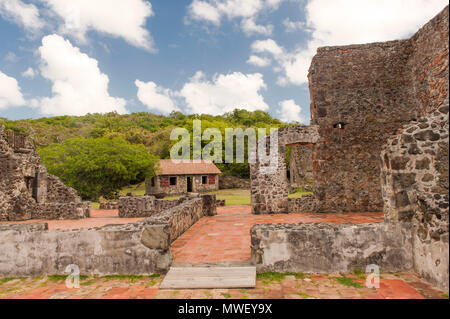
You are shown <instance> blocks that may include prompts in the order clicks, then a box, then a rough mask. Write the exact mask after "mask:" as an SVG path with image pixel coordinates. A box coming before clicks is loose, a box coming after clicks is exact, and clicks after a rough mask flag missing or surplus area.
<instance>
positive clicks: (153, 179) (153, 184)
mask: <svg viewBox="0 0 450 319" xmlns="http://www.w3.org/2000/svg"><path fill="white" fill-rule="evenodd" d="M152 187H155V178H154V177H152Z"/></svg>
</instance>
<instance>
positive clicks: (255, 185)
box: [250, 126, 319, 214]
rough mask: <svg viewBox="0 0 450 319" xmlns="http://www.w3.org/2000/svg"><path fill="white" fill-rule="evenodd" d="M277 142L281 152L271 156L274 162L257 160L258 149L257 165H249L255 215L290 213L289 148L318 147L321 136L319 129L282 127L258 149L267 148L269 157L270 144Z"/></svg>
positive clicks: (261, 143) (259, 143)
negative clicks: (287, 172) (290, 146)
mask: <svg viewBox="0 0 450 319" xmlns="http://www.w3.org/2000/svg"><path fill="white" fill-rule="evenodd" d="M275 135H276V136H277V138H278V145H277V149H278V152H275V154H270V156H272V160H270V161H265V162H264V161H261V160H260V159H259V156H258V147H259V146H257V147H256V149H255V150H252V154H253V155H252V156H254V157H255V158H256V162H255V163H251V164H250V183H251V203H252V212H253V213H254V214H267V213H287V212H288V206H289V200H288V188H289V182H288V180H287V174H286V146H287V145H297V144H307V145H311V144H314V143H316V141H317V140H318V138H319V134H318V131H317V127H316V126H289V127H282V128H280V129H279V130H277V131H275V132H273V133H272V134H270V135H267V136H265V137H262V138H261V139H260V140H259V141H258V145H261V147H262V145H264V144H263V143H265V145H266V151H267V155H269V152H270V149H271V146H270V143H271V142H272V141H273V140H274V136H275ZM271 162H272V163H276V165H275V169H274V170H271V169H269V170H267V169H268V168H269V167H270V163H271Z"/></svg>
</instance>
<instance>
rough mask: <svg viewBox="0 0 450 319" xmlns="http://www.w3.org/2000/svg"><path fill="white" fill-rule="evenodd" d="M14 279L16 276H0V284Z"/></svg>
mask: <svg viewBox="0 0 450 319" xmlns="http://www.w3.org/2000/svg"><path fill="white" fill-rule="evenodd" d="M15 279H17V278H11V277H5V278H1V279H0V285H2V284H5V283H7V282H9V281H13V280H15Z"/></svg>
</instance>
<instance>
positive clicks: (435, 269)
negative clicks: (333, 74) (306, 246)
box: [380, 98, 449, 289]
mask: <svg viewBox="0 0 450 319" xmlns="http://www.w3.org/2000/svg"><path fill="white" fill-rule="evenodd" d="M448 114H449V103H448V98H447V99H446V100H445V101H444V103H443V104H441V105H440V106H438V109H437V110H436V111H434V112H432V114H431V115H427V116H426V117H423V118H420V119H419V120H418V121H414V122H411V123H410V124H408V125H405V126H404V127H403V129H402V130H400V131H399V133H398V134H397V135H395V136H393V137H391V138H390V139H389V140H388V141H387V143H386V145H385V146H384V148H383V150H382V152H381V156H380V161H381V185H382V193H383V199H384V212H385V216H386V220H387V221H389V222H402V223H403V222H406V223H408V224H409V223H411V224H412V225H413V228H412V231H413V240H414V261H415V269H416V271H417V272H418V273H420V274H421V275H422V276H423V277H424V278H426V279H427V280H429V281H430V282H432V283H433V284H435V285H442V282H446V283H447V289H448V280H449V245H448V243H449V224H448V223H449V217H448V215H449V206H448V201H449V199H448V191H449V173H448V163H449V159H448V156H449V117H448Z"/></svg>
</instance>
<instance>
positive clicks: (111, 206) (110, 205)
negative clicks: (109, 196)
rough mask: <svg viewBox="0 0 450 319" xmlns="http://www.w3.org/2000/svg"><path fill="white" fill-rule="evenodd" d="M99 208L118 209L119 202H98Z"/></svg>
mask: <svg viewBox="0 0 450 319" xmlns="http://www.w3.org/2000/svg"><path fill="white" fill-rule="evenodd" d="M100 209H108V210H111V209H119V203H118V202H103V203H100Z"/></svg>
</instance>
